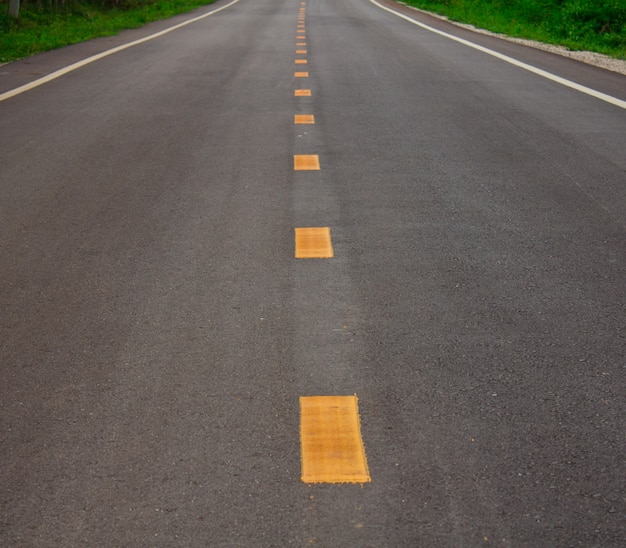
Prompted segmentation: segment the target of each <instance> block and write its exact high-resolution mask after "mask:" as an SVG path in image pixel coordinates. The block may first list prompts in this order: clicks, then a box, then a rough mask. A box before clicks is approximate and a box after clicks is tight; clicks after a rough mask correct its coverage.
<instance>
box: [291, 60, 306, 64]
mask: <svg viewBox="0 0 626 548" xmlns="http://www.w3.org/2000/svg"><path fill="white" fill-rule="evenodd" d="M294 63H295V64H296V65H306V64H307V63H308V61H307V60H306V59H296V60H295V61H294Z"/></svg>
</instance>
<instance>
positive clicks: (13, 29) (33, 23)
mask: <svg viewBox="0 0 626 548" xmlns="http://www.w3.org/2000/svg"><path fill="white" fill-rule="evenodd" d="M214 1H215V0H163V1H157V2H153V3H149V4H143V5H137V6H133V7H127V8H119V7H106V6H104V5H102V4H101V5H98V4H93V5H92V4H81V3H72V4H67V5H66V7H63V8H57V9H50V8H49V7H48V8H37V7H36V6H30V5H26V6H24V7H23V8H22V9H21V10H20V17H19V19H18V20H15V19H13V18H12V17H9V15H8V4H7V2H6V1H3V2H0V14H1V15H0V63H6V62H8V61H14V60H16V59H21V58H23V57H28V56H29V55H33V54H35V53H40V52H43V51H48V50H51V49H55V48H59V47H62V46H66V45H68V44H75V43H77V42H83V41H85V40H89V39H91V38H97V37H100V36H112V35H115V34H117V33H118V32H119V31H121V30H124V29H132V28H138V27H141V26H142V25H145V24H146V23H149V22H150V21H157V20H159V19H166V18H168V17H172V16H174V15H177V14H179V13H184V12H187V11H191V10H193V9H195V8H197V7H200V6H204V5H207V4H212V3H213V2H214Z"/></svg>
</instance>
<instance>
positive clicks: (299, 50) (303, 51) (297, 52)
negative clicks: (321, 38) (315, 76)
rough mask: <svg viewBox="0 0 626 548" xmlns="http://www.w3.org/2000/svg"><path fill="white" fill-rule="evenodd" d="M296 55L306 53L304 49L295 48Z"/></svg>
mask: <svg viewBox="0 0 626 548" xmlns="http://www.w3.org/2000/svg"><path fill="white" fill-rule="evenodd" d="M296 55H306V50H305V49H297V50H296Z"/></svg>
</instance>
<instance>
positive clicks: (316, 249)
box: [295, 226, 334, 259]
mask: <svg viewBox="0 0 626 548" xmlns="http://www.w3.org/2000/svg"><path fill="white" fill-rule="evenodd" d="M295 232H296V259H332V258H333V257H334V252H333V244H332V241H331V238H330V227H328V226H321V227H306V228H296V229H295Z"/></svg>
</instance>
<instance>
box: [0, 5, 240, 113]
mask: <svg viewBox="0 0 626 548" xmlns="http://www.w3.org/2000/svg"><path fill="white" fill-rule="evenodd" d="M237 2H239V0H233V1H232V2H230V3H228V4H226V5H225V6H222V7H221V8H217V9H215V10H212V11H210V12H209V13H205V14H203V15H200V16H199V17H194V18H193V19H189V20H188V21H184V22H183V23H179V24H178V25H174V26H173V27H169V28H167V29H164V30H162V31H159V32H157V33H155V34H151V35H149V36H145V37H144V38H140V39H139V40H135V41H133V42H128V43H127V44H123V45H121V46H117V47H115V48H112V49H109V50H106V51H103V52H101V53H98V54H96V55H92V56H91V57H87V58H86V59H83V60H82V61H78V62H76V63H73V64H71V65H68V66H67V67H64V68H62V69H59V70H56V71H54V72H51V73H50V74H47V75H46V76H42V77H41V78H38V79H37V80H33V81H32V82H29V83H28V84H24V85H22V86H19V87H17V88H14V89H11V90H9V91H5V92H4V93H0V102H2V101H6V100H7V99H10V98H11V97H15V96H16V95H20V94H21V93H24V92H26V91H30V90H31V89H34V88H37V87H39V86H42V85H43V84H47V83H48V82H51V81H52V80H56V79H57V78H60V77H61V76H63V75H65V74H67V73H68V72H72V71H74V70H76V69H79V68H81V67H84V66H85V65H88V64H90V63H93V62H94V61H98V60H100V59H103V58H104V57H108V56H109V55H113V54H114V53H118V52H120V51H123V50H125V49H128V48H132V47H133V46H137V45H139V44H143V43H144V42H148V41H149V40H153V39H155V38H158V37H159V36H163V35H164V34H167V33H169V32H172V31H174V30H176V29H179V28H181V27H184V26H186V25H190V24H191V23H195V22H196V21H200V20H201V19H204V18H206V17H209V16H210V15H213V14H215V13H217V12H219V11H222V10H225V9H226V8H229V7H230V6H233V5H234V4H236V3H237Z"/></svg>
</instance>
